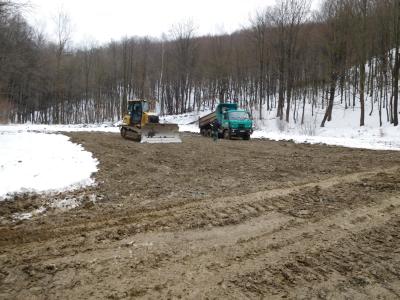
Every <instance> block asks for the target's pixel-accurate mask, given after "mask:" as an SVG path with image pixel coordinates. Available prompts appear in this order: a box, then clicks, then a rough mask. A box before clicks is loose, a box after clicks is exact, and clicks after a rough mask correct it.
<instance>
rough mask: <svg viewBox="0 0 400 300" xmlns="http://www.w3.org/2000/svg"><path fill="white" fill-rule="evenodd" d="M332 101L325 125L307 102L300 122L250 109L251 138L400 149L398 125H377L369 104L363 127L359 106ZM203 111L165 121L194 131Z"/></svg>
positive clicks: (268, 112)
mask: <svg viewBox="0 0 400 300" xmlns="http://www.w3.org/2000/svg"><path fill="white" fill-rule="evenodd" d="M339 101H340V100H339V99H337V100H336V104H335V106H334V109H333V113H332V115H333V118H332V121H331V122H326V124H325V127H324V128H321V127H320V124H321V121H322V118H323V116H324V113H325V110H323V109H320V108H315V110H314V115H312V114H311V111H312V110H311V108H310V104H307V105H306V109H305V112H306V113H305V118H304V123H303V124H301V122H300V120H297V122H296V123H295V122H294V121H293V119H292V118H291V119H290V122H289V123H286V122H285V121H280V120H279V119H278V118H276V111H275V110H273V111H263V119H262V120H259V119H258V118H257V116H258V112H257V111H253V115H254V116H255V120H254V123H255V125H254V126H255V132H254V134H253V135H252V138H266V139H270V140H276V141H279V140H293V141H294V142H296V143H311V144H319V143H321V144H327V145H337V146H344V147H350V148H363V149H373V150H400V128H397V127H393V126H392V125H391V124H390V123H388V122H384V123H383V126H382V127H379V119H378V118H379V117H378V114H377V113H374V114H372V115H371V116H369V114H368V112H369V111H370V110H371V106H370V105H369V103H367V104H366V116H365V126H364V127H360V126H359V119H360V110H359V108H357V107H355V108H354V109H353V108H347V109H344V107H343V106H342V105H340V104H339V103H338V102H339ZM209 112H210V111H207V112H201V113H190V114H184V115H176V116H168V117H165V118H164V120H165V121H166V122H171V123H177V124H179V128H180V131H189V132H195V133H198V132H199V129H198V124H189V123H192V122H195V121H196V120H197V119H198V118H199V116H203V115H205V114H206V113H209Z"/></svg>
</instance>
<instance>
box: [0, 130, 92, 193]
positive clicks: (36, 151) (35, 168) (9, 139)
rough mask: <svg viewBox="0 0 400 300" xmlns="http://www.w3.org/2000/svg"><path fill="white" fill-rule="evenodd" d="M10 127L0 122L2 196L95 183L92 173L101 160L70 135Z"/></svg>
mask: <svg viewBox="0 0 400 300" xmlns="http://www.w3.org/2000/svg"><path fill="white" fill-rule="evenodd" d="M6 128H8V126H0V145H1V147H0V183H1V184H0V200H4V199H5V198H6V197H7V194H13V193H18V192H31V191H35V192H44V191H53V190H57V191H60V190H67V189H74V188H78V187H82V186H86V185H90V184H93V183H94V181H93V179H91V175H92V173H94V172H96V171H97V164H98V162H97V160H96V159H94V158H93V157H92V154H91V153H89V152H87V151H84V149H83V147H82V146H80V145H77V144H74V143H72V142H70V141H69V138H68V137H67V136H65V135H60V134H45V133H34V132H26V131H21V132H17V131H14V132H10V131H9V130H6ZM17 128H20V129H21V128H24V126H15V127H14V129H17Z"/></svg>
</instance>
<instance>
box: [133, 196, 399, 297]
mask: <svg viewBox="0 0 400 300" xmlns="http://www.w3.org/2000/svg"><path fill="white" fill-rule="evenodd" d="M387 209H390V211H391V215H390V214H385V213H384V212H385V210H387ZM393 214H395V217H393ZM270 217H273V216H270ZM275 219H276V218H275ZM264 220H266V219H264ZM392 223H395V224H397V225H396V226H395V227H391V228H392V232H395V230H398V229H399V228H400V197H392V198H389V199H386V200H383V201H382V202H381V203H379V204H377V205H374V206H372V207H362V208H357V209H355V210H349V211H347V212H346V213H343V212H340V213H338V214H336V215H334V216H331V217H330V218H329V219H323V220H320V221H318V222H315V223H310V222H308V221H307V220H301V221H297V222H293V219H291V218H290V217H287V216H281V220H280V221H278V222H277V223H276V224H275V226H271V223H270V222H265V223H263V220H260V219H255V220H252V221H250V222H248V223H247V224H243V225H231V226H226V227H224V228H223V230H222V229H221V228H215V229H211V230H209V231H207V232H204V231H200V232H199V231H189V232H185V233H183V234H182V236H179V237H178V238H176V239H175V240H174V239H172V241H170V242H169V243H170V244H181V242H182V240H189V238H188V237H189V236H190V246H189V247H190V249H196V250H194V251H191V253H190V255H189V256H184V255H183V256H181V257H176V258H171V257H169V258H168V260H167V261H164V262H162V263H161V267H159V268H158V269H157V270H156V271H154V270H152V269H150V270H148V269H147V270H146V279H145V280H143V282H140V279H139V282H138V286H145V287H146V288H145V289H144V290H142V291H141V293H143V294H144V295H146V296H149V297H164V296H167V294H163V293H158V292H157V289H155V288H154V287H155V286H157V284H159V283H160V282H166V283H168V284H167V286H168V287H169V291H171V290H172V293H173V294H175V293H178V294H179V291H185V290H186V291H190V287H191V286H192V287H208V290H206V291H197V292H194V293H193V292H190V293H188V294H184V295H181V296H182V297H184V298H186V297H188V298H197V297H201V298H203V297H205V298H206V297H211V298H214V297H216V298H218V297H227V296H229V297H230V298H231V297H236V298H243V297H249V296H250V297H251V296H253V297H254V296H257V297H261V296H264V297H265V295H266V294H269V292H271V291H272V294H271V295H273V294H276V295H278V294H280V296H284V297H287V296H288V295H289V292H287V290H290V289H295V288H296V287H297V289H298V290H299V286H297V285H296V280H297V279H302V280H301V281H300V280H299V282H297V283H298V284H300V287H301V286H303V287H304V286H306V285H307V283H308V281H307V278H305V280H304V277H307V273H305V271H309V272H311V273H310V274H311V275H310V276H309V277H310V279H312V280H311V281H312V285H314V284H317V283H321V282H325V283H326V282H329V281H332V280H333V279H335V276H336V273H337V270H338V269H339V268H337V267H335V266H333V263H334V260H332V259H330V260H329V259H328V263H326V264H325V265H324V266H323V267H324V269H318V267H320V268H321V266H320V265H322V263H321V264H320V265H319V266H317V265H315V268H314V267H313V266H312V265H310V266H309V267H302V268H301V267H298V266H297V265H299V261H300V262H301V259H302V257H303V258H304V257H306V258H305V259H306V260H307V259H311V258H309V257H310V256H311V257H312V256H313V255H314V256H315V255H316V253H319V254H320V253H324V252H327V253H330V254H331V255H332V256H334V255H335V253H336V252H340V251H341V250H342V249H341V248H345V249H346V250H342V251H343V252H346V251H347V253H353V252H352V250H351V247H353V248H355V245H357V236H358V235H361V236H363V235H364V236H365V235H368V234H369V232H379V230H380V228H382V227H386V226H390V225H392ZM245 228H246V229H247V230H245ZM393 228H394V229H393ZM396 228H397V229H396ZM377 234H379V233H377ZM146 240H153V241H154V243H155V244H154V247H155V248H157V239H156V238H151V237H149V236H147V237H146ZM235 240H236V241H235ZM234 241H235V242H234ZM164 242H165V241H164ZM396 242H400V234H398V233H397V235H396V239H395V240H393V241H392V245H391V246H392V247H393V248H395V245H396V244H397V243H396ZM346 246H347V247H349V248H350V249H348V248H346ZM163 247H165V245H164V246H163ZM171 248H173V247H172V246H171ZM354 250H357V251H358V250H359V249H354ZM361 253H362V252H361ZM353 254H354V253H353ZM366 256H367V258H368V257H369V258H372V256H371V255H369V253H367V255H366ZM171 260H172V262H171ZM337 261H339V262H340V257H337ZM397 261H400V253H399V255H398V257H397ZM294 263H296V265H295V264H294ZM304 265H307V262H304ZM343 265H346V263H342V268H344V269H345V266H344V267H343ZM182 266H191V268H190V269H189V270H186V269H185V268H184V267H182ZM142 271H143V270H142ZM335 272H336V273H335ZM395 272H398V273H394V274H395V276H392V280H394V282H400V269H399V270H398V271H395ZM182 273H183V274H185V273H189V274H190V273H191V274H193V273H195V274H196V276H195V277H193V278H191V280H186V282H179V281H177V280H175V279H174V277H175V276H176V274H182ZM396 274H397V277H396ZM137 275H138V276H139V274H137ZM160 275H161V276H160ZM265 278H269V280H265ZM277 278H278V280H277ZM357 278H358V277H355V278H354V280H356V281H357ZM360 278H361V277H360ZM360 278H358V280H361V279H360ZM344 280H346V277H344V276H342V277H340V278H339V279H337V280H336V281H337V282H338V283H343V281H344ZM151 281H153V282H154V286H152V285H151V284H150V283H149V282H151ZM381 282H382V281H381ZM366 283H369V282H368V281H367V282H366ZM372 283H373V282H372ZM378 283H379V281H378ZM365 285H367V284H365ZM287 287H289V288H287ZM333 287H336V285H333ZM210 288H211V289H210ZM330 288H331V290H329V289H328V287H326V291H325V292H326V293H329V292H330V291H332V286H330ZM381 288H382V287H381ZM312 291H313V290H312V289H311V291H308V293H309V295H308V296H312V294H310V292H312ZM385 291H386V292H385V293H384V295H386V296H392V297H393V296H396V292H394V291H393V288H392V290H390V289H388V288H386V289H385ZM164 292H168V289H166V290H165V291H164ZM314 292H315V291H314ZM299 294H300V292H299ZM314 296H315V295H314ZM291 297H294V298H296V291H295V292H294V293H291Z"/></svg>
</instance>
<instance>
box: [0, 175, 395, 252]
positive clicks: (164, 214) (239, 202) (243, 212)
mask: <svg viewBox="0 0 400 300" xmlns="http://www.w3.org/2000/svg"><path fill="white" fill-rule="evenodd" d="M397 170H398V168H390V169H380V168H379V169H376V170H373V171H369V172H358V173H353V174H349V175H344V176H334V177H331V178H329V179H326V180H322V181H317V182H312V183H307V184H304V185H298V186H293V187H289V188H283V189H273V190H267V191H261V192H256V193H251V194H247V195H245V196H235V197H222V198H216V199H215V198H207V199H203V200H196V201H195V202H185V203H180V204H178V205H176V206H175V205H169V206H167V207H162V208H157V207H150V208H146V207H143V208H142V209H135V210H124V211H119V212H118V211H117V212H113V214H112V217H111V218H107V219H106V220H105V219H104V216H103V215H101V214H100V215H95V216H93V217H91V218H90V219H89V220H83V221H82V220H76V222H78V224H77V225H76V224H72V225H69V224H64V226H65V227H60V228H52V229H51V231H46V230H44V228H42V227H41V226H37V227H36V228H35V229H30V228H28V229H27V228H21V230H12V231H10V230H8V229H3V228H0V246H3V245H4V246H5V245H12V244H17V243H29V242H35V241H36V240H40V241H41V242H43V241H45V240H48V239H56V238H57V237H60V236H62V237H63V238H64V237H66V236H68V235H74V234H76V233H77V232H82V231H85V232H88V231H94V232H95V231H100V233H99V234H98V236H97V239H98V240H104V239H121V238H123V237H124V236H128V235H132V234H138V233H141V232H147V231H154V230H161V231H171V230H184V229H191V228H204V227H206V226H209V225H211V226H225V225H229V224H239V223H241V222H244V221H245V220H248V219H249V218H254V217H258V216H260V215H262V214H264V213H265V212H269V211H272V210H275V209H278V210H281V211H283V210H285V209H286V210H287V206H288V205H283V206H282V207H279V205H280V204H281V202H282V199H284V198H285V197H287V196H288V195H292V197H291V198H293V197H296V195H297V194H298V193H299V192H302V191H303V190H306V192H305V194H307V193H308V194H309V190H313V189H315V190H313V192H312V194H314V195H313V196H316V198H318V197H319V194H321V193H320V192H321V190H325V189H328V188H332V187H334V186H338V185H341V184H351V183H353V182H356V181H359V180H361V179H363V180H366V179H369V178H373V177H374V176H375V177H376V176H377V174H381V176H385V174H393V173H395V172H396V171H397ZM308 194H307V197H310V195H308ZM300 198H301V197H300ZM303 198H304V197H303ZM311 198H312V197H311ZM276 199H277V200H278V201H274V200H276ZM317 201H318V199H317ZM319 201H320V200H319ZM283 202H285V201H283ZM289 206H292V203H290V205H289ZM286 212H287V211H286ZM289 213H292V214H294V215H295V216H302V217H304V216H305V215H304V212H300V213H296V212H289ZM299 214H300V215H299ZM302 214H303V215H302ZM44 227H46V225H45V226H44ZM121 227H122V228H121ZM104 231H105V232H104Z"/></svg>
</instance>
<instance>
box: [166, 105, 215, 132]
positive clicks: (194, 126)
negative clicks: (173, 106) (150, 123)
mask: <svg viewBox="0 0 400 300" xmlns="http://www.w3.org/2000/svg"><path fill="white" fill-rule="evenodd" d="M209 113H211V110H210V109H205V110H202V111H200V112H191V113H186V114H182V115H171V116H164V117H161V118H160V122H161V123H172V124H178V125H179V131H181V132H193V133H200V128H199V125H198V120H199V118H200V117H203V116H206V115H208V114H209Z"/></svg>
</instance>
